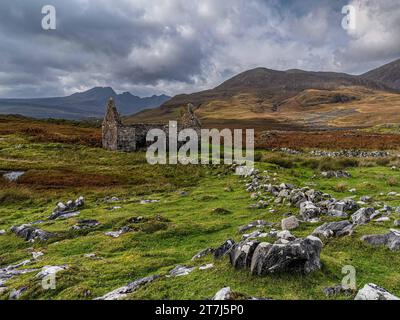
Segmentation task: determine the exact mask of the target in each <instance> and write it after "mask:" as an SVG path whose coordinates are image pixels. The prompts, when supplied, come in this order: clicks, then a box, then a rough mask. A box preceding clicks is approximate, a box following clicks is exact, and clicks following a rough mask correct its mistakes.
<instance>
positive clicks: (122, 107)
mask: <svg viewBox="0 0 400 320" xmlns="http://www.w3.org/2000/svg"><path fill="white" fill-rule="evenodd" d="M110 97H113V98H114V99H115V100H116V102H117V104H118V108H119V111H120V113H121V114H122V115H129V114H134V113H136V112H139V111H141V110H144V109H148V108H155V107H158V106H160V105H161V104H162V103H164V102H165V101H167V100H168V99H169V98H170V97H168V96H165V95H160V96H155V95H154V96H152V97H146V98H140V97H137V96H134V95H132V94H131V93H129V92H124V93H122V94H117V93H116V92H115V91H114V90H113V89H112V88H110V87H95V88H92V89H90V90H88V91H85V92H78V93H74V94H72V95H70V96H67V97H55V98H37V99H0V114H21V115H24V116H29V117H34V118H62V119H83V118H102V117H103V116H104V112H105V106H106V103H107V100H108V99H109V98H110Z"/></svg>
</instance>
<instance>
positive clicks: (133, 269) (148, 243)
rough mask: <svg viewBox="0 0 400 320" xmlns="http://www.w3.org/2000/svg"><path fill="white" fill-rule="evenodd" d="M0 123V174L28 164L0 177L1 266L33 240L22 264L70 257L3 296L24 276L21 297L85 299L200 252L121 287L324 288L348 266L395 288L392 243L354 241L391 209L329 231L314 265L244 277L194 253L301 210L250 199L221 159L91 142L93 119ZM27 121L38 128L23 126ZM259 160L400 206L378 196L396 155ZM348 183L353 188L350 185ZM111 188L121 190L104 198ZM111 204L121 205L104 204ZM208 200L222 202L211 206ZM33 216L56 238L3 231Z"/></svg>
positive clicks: (379, 229)
mask: <svg viewBox="0 0 400 320" xmlns="http://www.w3.org/2000/svg"><path fill="white" fill-rule="evenodd" d="M15 121H17V122H19V120H15ZM6 123H7V121H6V120H4V121H3V122H0V132H1V133H0V173H1V172H3V173H4V172H8V171H12V170H22V171H26V173H25V175H23V176H22V177H21V178H20V179H19V180H18V182H14V183H11V182H7V181H6V180H5V179H0V230H1V229H5V230H7V233H6V234H5V235H0V267H3V266H7V265H9V264H14V263H18V262H20V261H23V260H26V259H31V251H32V250H33V251H41V252H43V253H44V256H43V257H41V258H39V259H38V260H37V261H34V262H33V263H32V264H29V265H27V266H26V267H25V268H38V269H39V268H41V267H43V266H46V265H53V266H54V265H68V266H69V268H68V269H67V270H66V271H63V272H60V273H58V274H57V285H56V289H55V290H44V289H43V288H42V286H41V283H40V281H39V280H37V279H36V278H35V275H36V273H37V272H33V273H27V274H24V275H20V276H17V277H15V278H13V279H11V280H10V281H8V282H7V283H6V286H7V288H8V289H7V290H5V291H4V292H3V293H1V295H0V298H2V299H7V298H8V296H9V292H10V291H11V290H12V289H19V288H22V287H27V290H26V291H25V292H24V293H23V294H22V296H21V298H22V299H93V298H95V297H98V296H101V295H103V294H105V293H107V292H109V291H111V290H113V289H116V288H118V287H121V286H124V285H126V284H128V283H129V282H132V281H133V280H136V279H139V278H142V277H145V276H148V275H152V274H161V275H165V274H167V273H168V271H169V270H171V269H172V268H174V267H175V266H176V265H186V266H200V265H204V264H207V263H213V264H214V267H213V268H211V269H208V270H203V271H200V270H195V271H194V272H192V273H191V274H189V275H187V276H183V277H175V278H174V277H163V278H160V279H159V280H156V281H155V282H153V283H151V284H149V285H147V286H145V287H143V288H141V289H139V290H138V291H136V292H135V293H134V294H131V295H130V296H129V298H130V299H208V298H211V297H212V296H213V295H214V294H215V293H216V292H217V291H218V290H219V289H221V288H222V287H224V286H230V287H231V288H232V289H233V290H235V291H237V292H241V293H243V294H246V295H251V296H256V297H265V298H267V297H268V298H273V299H327V297H326V296H325V295H324V293H323V292H322V289H323V288H325V287H327V286H331V285H335V284H338V283H340V281H341V279H342V277H343V275H342V274H341V270H342V267H343V266H345V265H353V266H354V267H355V268H356V271H357V286H358V287H362V286H363V285H364V284H365V283H369V282H373V283H376V284H378V285H380V286H382V287H384V288H386V289H387V290H389V291H390V292H392V293H393V294H395V295H400V274H399V273H398V270H400V255H399V253H398V252H391V251H389V249H386V248H373V247H369V246H368V245H366V244H364V243H363V242H362V241H361V240H360V237H361V236H362V235H364V234H371V233H385V232H387V231H388V229H389V228H391V227H393V219H395V218H396V219H399V216H398V214H394V216H393V217H392V221H390V222H385V223H381V224H378V223H374V222H371V223H370V224H368V225H365V226H362V227H359V228H357V229H356V231H355V233H354V234H353V235H352V236H349V237H345V238H341V239H331V240H328V241H325V243H324V248H323V251H322V254H321V260H322V263H323V268H322V270H320V271H318V272H315V273H313V274H311V275H307V276H301V275H273V276H266V277H257V276H251V275H249V274H248V272H246V271H235V270H234V269H233V268H232V267H231V266H230V264H229V261H228V259H227V258H224V259H221V260H218V261H215V260H214V259H213V258H212V257H211V256H208V257H204V258H202V259H200V260H197V261H195V262H192V261H191V258H192V256H193V255H195V254H196V253H197V252H198V251H200V250H202V249H205V248H208V247H217V246H219V245H220V244H222V242H224V241H225V240H226V239H228V238H233V239H234V240H235V241H238V240H240V238H241V235H240V234H239V233H238V227H239V226H242V225H245V224H247V223H249V222H252V221H254V220H257V219H264V220H266V221H269V222H272V223H274V224H276V227H277V228H278V229H279V225H280V221H281V219H282V218H283V215H284V214H287V213H289V212H290V213H292V214H295V215H297V214H298V209H296V208H291V207H288V206H286V205H275V204H273V205H271V206H270V207H268V208H266V209H259V210H258V209H250V208H249V205H250V204H252V203H254V200H251V199H250V195H249V193H248V192H246V190H245V187H244V183H245V182H244V181H243V179H242V178H240V177H238V176H236V175H233V174H232V172H231V170H229V169H228V168H225V167H222V166H221V167H211V166H151V165H149V164H147V163H146V160H145V155H144V153H130V154H126V153H119V152H109V151H105V150H103V149H101V148H99V147H97V146H96V144H93V143H91V142H90V141H92V140H91V138H88V137H95V136H96V135H98V129H94V128H82V127H79V126H71V125H70V124H57V123H47V124H43V123H40V122H38V123H29V124H28V123H24V124H20V126H17V125H16V124H14V125H13V126H7V124H6ZM46 126H49V127H46ZM27 127H28V128H34V127H40V128H38V129H36V130H33V129H32V130H26V128H27ZM7 128H8V131H6V129H7ZM40 130H42V131H40ZM38 136H40V138H38ZM60 137H61V138H62V139H61V138H60ZM257 160H258V161H257V163H256V167H257V168H259V169H260V170H268V172H269V174H270V175H272V176H273V177H274V179H276V182H277V183H280V182H287V183H293V184H295V185H298V186H307V185H308V186H312V187H313V188H315V189H318V190H321V191H324V192H327V193H330V194H332V195H334V196H335V197H337V198H344V197H346V196H354V195H355V196H356V198H357V200H358V198H359V197H360V196H363V195H370V196H373V197H374V198H375V200H377V201H381V202H384V203H386V204H389V205H392V206H394V207H396V206H400V198H398V197H388V196H386V194H387V193H388V192H390V191H398V190H399V186H400V171H394V170H392V169H391V166H393V165H398V161H399V160H398V159H397V157H395V156H392V157H390V158H388V159H385V160H382V159H381V160H373V159H372V160H363V161H359V162H354V161H343V160H341V159H338V160H327V159H317V158H315V159H311V158H307V157H300V156H284V155H282V154H279V153H272V152H269V151H261V150H260V151H257ZM329 168H333V169H340V168H342V169H346V170H347V171H348V172H350V173H351V174H352V178H350V179H329V180H328V179H323V178H320V177H319V176H318V173H319V171H320V170H321V169H329ZM315 174H317V176H316V177H314V175H315ZM352 188H356V189H357V192H356V193H350V192H349V190H350V189H352ZM381 193H384V194H385V195H380V194H381ZM81 195H82V196H84V197H85V200H86V204H85V207H84V208H83V209H82V210H81V213H80V215H79V217H74V218H70V219H67V220H56V221H49V220H46V219H47V217H48V216H49V215H50V213H51V212H52V210H53V208H54V207H55V205H56V204H57V203H58V202H59V201H63V202H65V201H67V200H68V199H76V198H77V197H78V196H81ZM111 197H118V198H119V200H118V201H114V202H111V201H110V198H111ZM147 199H154V200H159V201H160V202H157V203H149V204H140V200H147ZM115 206H118V207H120V208H119V209H113V210H112V208H113V207H115ZM215 208H223V209H226V210H228V212H227V214H223V215H221V214H217V213H215V212H214V211H213V209H215ZM271 209H274V210H275V211H274V212H273V213H271V212H270V210H271ZM138 216H143V217H145V218H146V221H145V222H142V223H139V224H135V225H133V226H132V227H134V228H135V229H134V231H132V232H129V233H126V234H123V235H122V236H121V237H119V238H111V237H108V236H106V235H104V233H105V232H107V231H115V230H118V229H119V228H121V227H123V226H126V225H128V224H129V222H128V220H129V219H130V218H133V217H138ZM78 219H96V220H98V221H99V222H100V223H101V225H100V226H98V227H96V228H95V229H92V230H90V231H71V230H70V228H71V227H72V226H73V225H74V224H76V223H77V220H78ZM324 219H325V220H329V219H327V218H324ZM37 220H45V222H44V223H42V224H40V225H39V227H40V228H42V229H44V230H47V231H51V232H55V233H56V234H57V238H56V239H52V240H51V241H49V242H47V243H28V242H25V241H24V240H22V239H20V238H18V237H16V236H15V235H14V234H13V233H11V232H9V229H10V227H11V226H13V225H20V224H23V223H28V222H32V221H37ZM315 228H316V225H315V224H308V223H303V224H301V226H300V228H298V229H296V230H294V231H293V234H294V235H296V236H299V237H300V236H307V235H309V234H310V233H311V232H312V231H313V230H314V229H315ZM266 230H268V228H266ZM90 253H95V254H96V258H88V257H85V256H84V255H85V254H90ZM333 298H336V299H351V298H352V297H348V296H337V297H333Z"/></svg>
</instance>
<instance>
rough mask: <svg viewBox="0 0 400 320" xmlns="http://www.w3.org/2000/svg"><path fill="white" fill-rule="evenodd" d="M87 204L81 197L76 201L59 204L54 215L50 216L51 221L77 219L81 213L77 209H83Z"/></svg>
mask: <svg viewBox="0 0 400 320" xmlns="http://www.w3.org/2000/svg"><path fill="white" fill-rule="evenodd" d="M84 204H85V199H84V198H83V197H79V198H78V199H76V200H75V201H72V200H69V201H68V202H66V203H65V204H64V203H62V202H59V203H58V204H57V206H56V207H55V209H54V210H53V213H52V214H51V215H50V217H49V219H50V220H56V219H59V218H62V219H68V218H71V217H75V216H77V215H79V211H78V210H77V209H79V208H81V207H83V206H84Z"/></svg>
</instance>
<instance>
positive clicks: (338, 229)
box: [313, 220, 354, 238]
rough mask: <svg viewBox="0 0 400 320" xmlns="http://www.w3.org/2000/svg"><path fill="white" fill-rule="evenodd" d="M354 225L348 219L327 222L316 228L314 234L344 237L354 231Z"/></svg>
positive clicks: (327, 236) (317, 235)
mask: <svg viewBox="0 0 400 320" xmlns="http://www.w3.org/2000/svg"><path fill="white" fill-rule="evenodd" d="M353 227H354V225H353V224H352V223H351V222H350V221H347V220H344V221H338V222H327V223H324V224H323V225H321V226H319V227H318V228H316V229H315V230H314V232H313V235H314V236H316V237H324V238H331V237H343V236H347V235H350V234H351V233H352V231H353Z"/></svg>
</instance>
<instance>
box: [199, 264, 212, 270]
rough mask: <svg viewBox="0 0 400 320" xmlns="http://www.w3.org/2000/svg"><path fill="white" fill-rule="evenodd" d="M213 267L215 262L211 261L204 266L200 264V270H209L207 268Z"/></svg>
mask: <svg viewBox="0 0 400 320" xmlns="http://www.w3.org/2000/svg"><path fill="white" fill-rule="evenodd" d="M211 268H214V264H212V263H209V264H206V265H204V266H200V267H199V270H207V269H211Z"/></svg>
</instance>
